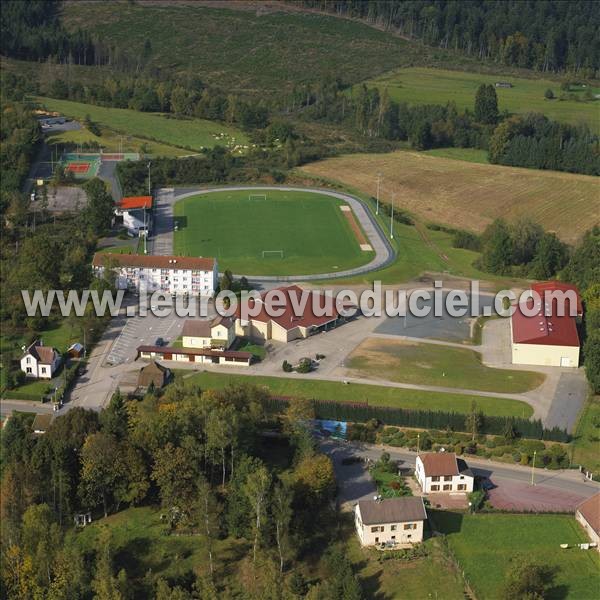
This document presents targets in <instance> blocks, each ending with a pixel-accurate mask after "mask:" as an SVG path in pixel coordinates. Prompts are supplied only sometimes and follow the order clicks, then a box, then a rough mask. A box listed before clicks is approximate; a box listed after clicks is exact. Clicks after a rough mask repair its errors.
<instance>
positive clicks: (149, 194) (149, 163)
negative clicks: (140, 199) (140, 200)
mask: <svg viewBox="0 0 600 600" xmlns="http://www.w3.org/2000/svg"><path fill="white" fill-rule="evenodd" d="M151 164H152V162H148V196H151V195H152V194H151V192H150V165H151Z"/></svg>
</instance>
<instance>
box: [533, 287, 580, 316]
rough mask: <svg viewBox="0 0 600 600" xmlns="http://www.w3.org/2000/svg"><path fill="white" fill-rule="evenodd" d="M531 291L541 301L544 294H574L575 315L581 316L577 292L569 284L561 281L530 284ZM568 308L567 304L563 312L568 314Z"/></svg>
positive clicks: (575, 288)
mask: <svg viewBox="0 0 600 600" xmlns="http://www.w3.org/2000/svg"><path fill="white" fill-rule="evenodd" d="M531 290H532V291H534V292H537V293H538V294H539V295H540V296H541V297H542V300H543V299H544V294H545V293H546V292H558V291H560V292H575V294H576V296H577V314H578V315H580V316H581V315H582V314H583V306H582V304H581V296H580V295H579V290H578V289H577V287H576V286H574V285H573V284H571V283H564V282H562V281H539V282H538V283H532V284H531ZM569 308H570V307H569V304H568V303H567V306H566V307H565V312H567V313H568V312H570V311H569Z"/></svg>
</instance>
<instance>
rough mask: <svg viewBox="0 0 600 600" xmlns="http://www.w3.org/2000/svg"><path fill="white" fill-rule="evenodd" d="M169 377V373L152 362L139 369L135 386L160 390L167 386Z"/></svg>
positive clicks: (165, 368)
mask: <svg viewBox="0 0 600 600" xmlns="http://www.w3.org/2000/svg"><path fill="white" fill-rule="evenodd" d="M170 377H171V371H170V370H169V369H167V367H163V366H162V365H161V364H159V363H157V362H156V361H155V360H153V361H152V362H151V363H149V364H147V365H146V366H145V367H142V368H141V369H140V372H139V375H138V382H137V384H138V387H140V388H149V387H150V386H153V387H154V388H155V389H160V388H162V387H164V386H165V385H167V383H168V382H169V378H170Z"/></svg>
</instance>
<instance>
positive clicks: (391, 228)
mask: <svg viewBox="0 0 600 600" xmlns="http://www.w3.org/2000/svg"><path fill="white" fill-rule="evenodd" d="M395 198H396V194H395V193H394V192H392V212H391V214H390V239H391V240H393V239H394V200H395Z"/></svg>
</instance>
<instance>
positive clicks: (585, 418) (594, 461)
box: [572, 395, 600, 479]
mask: <svg viewBox="0 0 600 600" xmlns="http://www.w3.org/2000/svg"><path fill="white" fill-rule="evenodd" d="M572 447H573V463H575V464H580V465H583V466H584V467H585V468H586V469H587V470H589V471H592V472H593V473H594V474H595V475H596V476H595V479H598V477H600V396H598V395H596V396H590V398H589V400H588V402H587V404H586V405H585V408H584V409H583V412H582V413H581V416H580V417H579V423H578V425H577V431H576V433H575V437H574V439H573V442H572Z"/></svg>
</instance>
